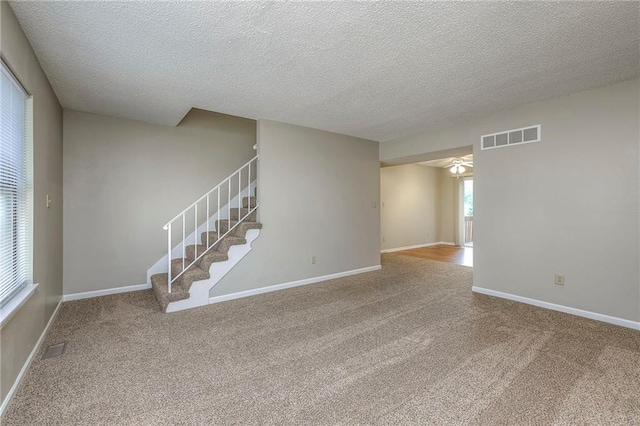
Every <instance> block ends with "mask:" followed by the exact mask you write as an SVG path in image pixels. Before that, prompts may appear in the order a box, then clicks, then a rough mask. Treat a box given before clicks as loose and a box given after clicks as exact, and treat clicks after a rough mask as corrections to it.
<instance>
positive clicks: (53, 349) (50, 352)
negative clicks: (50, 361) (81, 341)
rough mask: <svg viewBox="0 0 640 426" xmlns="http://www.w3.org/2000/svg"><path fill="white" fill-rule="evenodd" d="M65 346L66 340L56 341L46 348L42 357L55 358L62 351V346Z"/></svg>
mask: <svg viewBox="0 0 640 426" xmlns="http://www.w3.org/2000/svg"><path fill="white" fill-rule="evenodd" d="M66 347H67V342H61V343H56V344H55V345H51V346H49V347H48V348H47V350H46V351H45V353H44V355H43V356H42V359H46V358H55V357H57V356H60V355H62V354H63V353H64V348H66Z"/></svg>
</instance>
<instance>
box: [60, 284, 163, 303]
mask: <svg viewBox="0 0 640 426" xmlns="http://www.w3.org/2000/svg"><path fill="white" fill-rule="evenodd" d="M148 288H151V285H150V284H138V285H130V286H127V287H115V288H107V289H105V290H96V291H85V292H84V293H71V294H65V295H64V296H62V301H63V302H69V301H70V300H80V299H89V298H91V297H100V296H108V295H110V294H118V293H128V292H130V291H140V290H146V289H148Z"/></svg>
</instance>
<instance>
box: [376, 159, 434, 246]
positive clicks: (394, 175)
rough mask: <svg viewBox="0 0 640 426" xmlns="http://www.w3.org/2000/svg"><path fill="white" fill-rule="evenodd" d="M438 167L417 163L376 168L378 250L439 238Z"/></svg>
mask: <svg viewBox="0 0 640 426" xmlns="http://www.w3.org/2000/svg"><path fill="white" fill-rule="evenodd" d="M440 170H441V169H440V168H435V167H429V166H423V165H419V164H408V165H405V166H393V167H383V168H382V169H380V202H381V207H382V209H381V211H380V232H381V238H382V239H381V248H382V250H385V249H394V248H399V247H408V246H414V245H419V244H428V243H434V242H437V241H440V235H439V234H440V222H441V217H440V215H441V213H442V212H441V208H440V204H441V201H440V197H441V194H440V181H441V173H440Z"/></svg>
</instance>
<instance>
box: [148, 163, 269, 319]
mask: <svg viewBox="0 0 640 426" xmlns="http://www.w3.org/2000/svg"><path fill="white" fill-rule="evenodd" d="M257 160H258V157H257V156H256V157H254V158H253V159H252V160H251V161H249V162H248V163H247V164H245V165H244V166H242V167H241V168H240V169H238V170H237V171H236V172H234V173H233V174H231V175H230V176H229V177H228V178H226V179H225V180H223V181H222V182H221V183H220V184H219V185H218V186H216V187H214V188H213V189H212V190H211V191H209V192H207V193H206V194H205V195H203V196H202V197H200V198H199V199H198V201H196V202H195V203H193V204H192V205H190V206H189V207H187V208H186V209H185V210H184V211H183V212H182V213H180V214H178V215H177V216H176V217H174V218H173V219H172V220H171V221H169V222H168V223H167V224H166V225H165V226H164V229H165V230H166V231H167V257H166V259H165V260H163V262H162V263H161V264H164V265H165V267H164V270H165V271H166V272H161V273H155V274H153V275H151V276H150V281H151V287H152V288H153V291H154V293H155V295H156V298H157V299H158V302H159V304H160V307H161V309H162V310H163V311H164V312H174V311H179V310H184V309H190V308H194V307H197V306H203V305H206V304H208V303H209V291H210V290H211V288H213V287H214V286H215V285H216V284H217V283H218V282H219V281H220V280H221V279H222V277H224V276H225V275H226V274H227V273H228V272H229V271H230V270H231V269H232V268H233V267H234V266H235V265H236V264H237V263H238V262H239V261H240V260H241V259H242V258H243V257H244V256H245V255H246V254H247V253H248V252H249V251H251V243H252V242H253V241H254V240H255V239H256V238H257V237H258V235H259V233H260V229H262V224H261V223H258V222H257V213H258V211H257V209H258V207H259V205H258V201H257V198H256V197H255V196H252V195H251V189H252V181H251V174H252V170H254V171H253V175H254V176H256V174H255V167H257ZM243 178H244V179H246V185H243ZM253 188H254V190H255V185H254V186H253ZM236 190H237V192H236ZM245 193H246V194H247V196H243V195H244V194H245ZM232 196H234V197H233V199H232ZM225 198H226V200H225ZM236 199H237V200H236ZM225 201H226V205H224V206H222V205H221V203H223V202H225ZM240 202H241V206H240ZM212 204H213V205H214V206H215V207H216V208H214V209H212V208H211V207H212ZM198 208H200V215H199V214H198ZM205 210H206V213H205ZM211 213H213V214H212V215H211ZM189 221H190V223H189V224H188V223H187V222H189ZM189 226H191V227H192V228H193V232H192V233H190V234H189V235H187V228H188V227H189ZM180 230H181V231H182V234H181V235H178V237H177V239H178V244H177V245H174V244H173V242H174V241H175V234H179V231H180ZM198 237H199V238H198ZM176 255H178V256H177V257H176Z"/></svg>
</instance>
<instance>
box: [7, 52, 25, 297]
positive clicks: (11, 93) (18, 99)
mask: <svg viewBox="0 0 640 426" xmlns="http://www.w3.org/2000/svg"><path fill="white" fill-rule="evenodd" d="M0 65H1V77H2V79H1V83H2V84H1V86H0V103H1V106H0V306H2V305H4V304H5V303H6V302H7V301H8V300H9V299H11V297H12V296H13V295H15V294H16V293H18V292H19V291H20V290H21V289H22V288H23V287H24V286H25V285H26V284H28V283H30V280H31V216H32V214H31V198H32V182H31V181H32V178H31V175H32V173H31V167H32V166H31V137H30V136H31V129H30V124H31V123H30V121H31V119H30V115H31V112H30V99H29V97H28V95H27V93H26V92H25V91H24V89H23V88H22V86H21V85H20V83H18V81H17V80H16V78H15V77H14V76H13V74H12V73H11V71H9V68H8V67H7V66H6V65H5V64H4V63H3V62H2V63H0Z"/></svg>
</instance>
